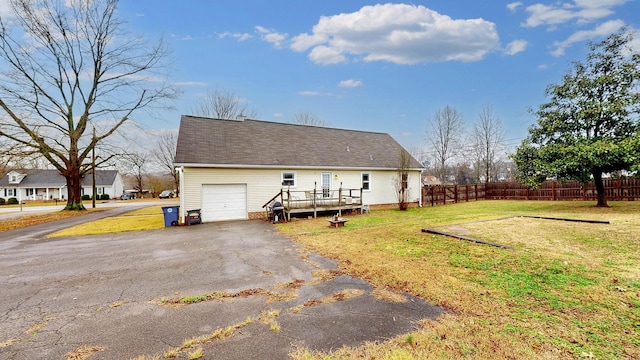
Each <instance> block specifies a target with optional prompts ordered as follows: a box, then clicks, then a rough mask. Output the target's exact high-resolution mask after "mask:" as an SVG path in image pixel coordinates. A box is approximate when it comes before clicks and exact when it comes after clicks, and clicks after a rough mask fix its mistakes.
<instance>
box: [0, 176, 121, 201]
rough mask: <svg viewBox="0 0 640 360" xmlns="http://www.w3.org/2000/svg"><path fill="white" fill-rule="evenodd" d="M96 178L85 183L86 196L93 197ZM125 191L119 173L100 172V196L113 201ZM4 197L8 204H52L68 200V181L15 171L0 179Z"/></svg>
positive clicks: (97, 186)
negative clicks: (28, 201)
mask: <svg viewBox="0 0 640 360" xmlns="http://www.w3.org/2000/svg"><path fill="white" fill-rule="evenodd" d="M92 187H93V179H92V176H90V174H89V176H86V177H85V178H84V179H82V194H83V195H84V194H88V195H91V194H92V193H93V191H92ZM122 190H123V183H122V177H121V176H120V173H118V171H117V170H96V192H97V194H98V195H102V194H108V195H109V198H114V197H117V196H120V194H122ZM0 197H2V198H4V199H5V200H8V199H9V198H16V199H18V201H24V200H52V199H66V198H67V197H68V192H67V181H66V179H65V178H64V176H62V175H61V174H60V172H59V171H58V170H41V169H15V170H11V171H9V172H7V173H6V174H4V175H3V176H2V179H0Z"/></svg>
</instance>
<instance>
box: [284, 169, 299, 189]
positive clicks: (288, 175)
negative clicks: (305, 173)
mask: <svg viewBox="0 0 640 360" xmlns="http://www.w3.org/2000/svg"><path fill="white" fill-rule="evenodd" d="M282 186H291V187H295V186H296V173H295V171H283V172H282Z"/></svg>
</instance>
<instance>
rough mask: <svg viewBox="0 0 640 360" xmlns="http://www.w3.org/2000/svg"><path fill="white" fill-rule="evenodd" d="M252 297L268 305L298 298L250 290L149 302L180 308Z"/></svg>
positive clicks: (254, 289)
mask: <svg viewBox="0 0 640 360" xmlns="http://www.w3.org/2000/svg"><path fill="white" fill-rule="evenodd" d="M252 296H263V297H265V298H266V299H267V302H268V303H273V302H280V301H289V300H293V299H295V298H296V297H297V296H298V294H296V293H295V292H293V291H290V292H277V291H270V290H265V289H261V288H251V289H245V290H240V291H238V292H235V293H230V292H226V291H218V292H213V293H208V294H203V295H190V296H183V297H179V298H163V299H160V300H153V301H151V302H152V303H156V304H161V305H166V306H173V307H181V306H186V305H190V304H197V303H200V302H207V301H224V300H230V299H234V298H246V297H252Z"/></svg>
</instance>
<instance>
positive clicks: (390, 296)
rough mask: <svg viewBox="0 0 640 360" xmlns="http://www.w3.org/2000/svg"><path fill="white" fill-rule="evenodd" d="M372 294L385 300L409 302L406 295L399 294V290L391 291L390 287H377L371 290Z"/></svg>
mask: <svg viewBox="0 0 640 360" xmlns="http://www.w3.org/2000/svg"><path fill="white" fill-rule="evenodd" d="M371 295H372V296H373V297H374V298H376V299H379V300H383V301H386V302H392V303H404V302H407V297H406V296H404V295H402V294H399V293H397V292H393V291H390V290H388V289H380V288H375V289H373V291H372V292H371Z"/></svg>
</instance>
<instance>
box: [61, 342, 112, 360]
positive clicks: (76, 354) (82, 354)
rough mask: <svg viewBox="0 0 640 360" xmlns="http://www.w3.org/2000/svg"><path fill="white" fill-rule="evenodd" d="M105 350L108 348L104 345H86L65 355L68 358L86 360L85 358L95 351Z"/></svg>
mask: <svg viewBox="0 0 640 360" xmlns="http://www.w3.org/2000/svg"><path fill="white" fill-rule="evenodd" d="M105 350H107V348H105V347H102V346H87V345H84V346H82V347H80V348H78V349H76V350H73V351H70V352H68V353H66V354H64V356H66V357H67V360H85V359H88V358H89V357H90V356H91V355H93V354H94V353H97V352H99V351H105Z"/></svg>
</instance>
